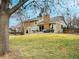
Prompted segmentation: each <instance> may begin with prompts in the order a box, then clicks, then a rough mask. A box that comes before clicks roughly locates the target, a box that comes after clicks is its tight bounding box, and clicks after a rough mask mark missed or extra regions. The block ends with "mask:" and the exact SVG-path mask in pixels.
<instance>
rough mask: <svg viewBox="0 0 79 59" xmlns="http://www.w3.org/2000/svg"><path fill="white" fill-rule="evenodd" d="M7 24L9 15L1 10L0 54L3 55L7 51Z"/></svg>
mask: <svg viewBox="0 0 79 59" xmlns="http://www.w3.org/2000/svg"><path fill="white" fill-rule="evenodd" d="M8 26H9V15H8V14H7V13H5V12H3V11H1V12H0V55H4V54H5V53H7V52H8V51H9V48H8V47H9V45H8V39H9V34H8Z"/></svg>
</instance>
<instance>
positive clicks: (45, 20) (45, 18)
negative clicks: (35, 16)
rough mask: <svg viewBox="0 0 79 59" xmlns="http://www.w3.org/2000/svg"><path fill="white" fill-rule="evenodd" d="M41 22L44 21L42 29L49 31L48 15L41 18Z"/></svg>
mask: <svg viewBox="0 0 79 59" xmlns="http://www.w3.org/2000/svg"><path fill="white" fill-rule="evenodd" d="M43 20H44V29H49V20H50V19H49V16H48V15H44V16H43Z"/></svg>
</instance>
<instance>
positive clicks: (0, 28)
mask: <svg viewBox="0 0 79 59" xmlns="http://www.w3.org/2000/svg"><path fill="white" fill-rule="evenodd" d="M10 1H11V0H0V55H4V54H5V53H6V52H8V51H9V44H8V39H9V34H8V26H9V17H10V16H11V15H12V14H13V13H14V12H15V11H16V10H18V9H19V8H20V7H21V6H22V5H23V4H24V3H25V2H28V0H19V2H18V3H17V5H15V6H13V7H12V8H9V3H10Z"/></svg>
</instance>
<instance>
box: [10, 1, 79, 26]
mask: <svg viewBox="0 0 79 59" xmlns="http://www.w3.org/2000/svg"><path fill="white" fill-rule="evenodd" d="M18 1H19V0H12V4H13V6H15V5H16V4H17V3H18ZM30 1H32V0H30ZM62 2H63V5H62V6H63V7H65V8H69V10H70V11H69V13H70V14H72V15H74V14H76V15H77V16H79V0H62ZM27 3H28V2H27ZM27 3H25V5H26V4H27ZM55 3H57V0H55ZM55 7H56V9H55V8H54V7H51V9H52V10H51V11H52V12H51V13H50V16H51V17H54V16H58V15H61V14H60V13H57V12H56V11H60V12H61V13H63V14H65V12H66V10H65V9H64V8H61V7H60V6H59V5H56V6H55ZM26 11H27V15H28V17H30V18H35V17H37V15H38V14H39V13H40V10H37V13H33V12H34V11H33V10H32V9H30V10H29V8H27V9H26ZM17 17H18V16H14V17H10V21H9V26H10V27H11V26H15V25H17V24H18V21H17Z"/></svg>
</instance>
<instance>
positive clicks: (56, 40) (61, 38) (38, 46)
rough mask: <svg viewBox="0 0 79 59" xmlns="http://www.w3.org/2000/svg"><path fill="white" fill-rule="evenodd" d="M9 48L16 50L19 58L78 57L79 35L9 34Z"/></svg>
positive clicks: (52, 58) (54, 58)
mask: <svg viewBox="0 0 79 59" xmlns="http://www.w3.org/2000/svg"><path fill="white" fill-rule="evenodd" d="M10 48H11V49H15V50H17V51H18V52H19V54H18V55H20V56H21V59H79V35H76V34H74V35H73V34H52V33H50V34H26V35H16V36H14V35H11V36H10Z"/></svg>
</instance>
